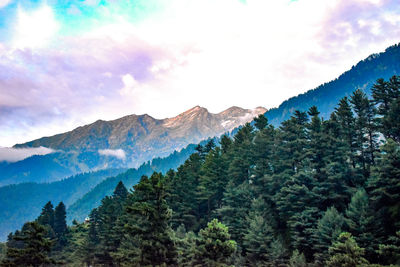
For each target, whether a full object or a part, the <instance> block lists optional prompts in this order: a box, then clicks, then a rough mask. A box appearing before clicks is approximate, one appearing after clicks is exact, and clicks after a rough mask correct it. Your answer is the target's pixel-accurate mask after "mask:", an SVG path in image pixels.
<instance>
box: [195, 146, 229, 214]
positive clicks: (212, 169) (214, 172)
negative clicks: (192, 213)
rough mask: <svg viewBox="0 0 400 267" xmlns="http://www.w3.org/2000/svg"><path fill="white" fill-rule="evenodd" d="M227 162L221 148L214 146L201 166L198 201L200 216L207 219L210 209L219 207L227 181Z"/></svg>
mask: <svg viewBox="0 0 400 267" xmlns="http://www.w3.org/2000/svg"><path fill="white" fill-rule="evenodd" d="M227 168H228V162H226V161H225V160H224V158H223V157H222V154H221V149H220V148H219V147H216V148H215V149H212V150H210V151H209V153H208V154H207V156H206V158H205V161H204V163H203V165H202V168H201V176H200V179H199V187H198V189H197V191H198V194H197V197H198V200H199V201H201V203H200V205H201V206H200V216H201V217H203V218H205V219H207V221H209V220H210V219H211V215H212V211H214V210H215V209H217V208H220V207H221V203H222V198H223V193H224V191H225V187H226V185H227V183H228V176H227Z"/></svg>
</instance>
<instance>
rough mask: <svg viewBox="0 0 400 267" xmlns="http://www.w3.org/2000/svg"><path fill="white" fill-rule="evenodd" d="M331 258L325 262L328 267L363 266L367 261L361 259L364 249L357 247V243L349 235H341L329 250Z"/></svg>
mask: <svg viewBox="0 0 400 267" xmlns="http://www.w3.org/2000/svg"><path fill="white" fill-rule="evenodd" d="M329 254H330V255H331V257H330V258H329V260H328V261H327V262H326V266H329V267H356V266H365V265H367V264H368V261H367V260H366V259H365V258H364V257H363V256H364V249H363V248H360V247H359V246H358V245H357V242H356V241H355V240H354V238H353V237H352V236H351V234H350V233H347V232H345V233H341V234H340V236H339V237H338V240H337V241H336V242H335V243H334V244H333V245H332V246H331V247H330V248H329Z"/></svg>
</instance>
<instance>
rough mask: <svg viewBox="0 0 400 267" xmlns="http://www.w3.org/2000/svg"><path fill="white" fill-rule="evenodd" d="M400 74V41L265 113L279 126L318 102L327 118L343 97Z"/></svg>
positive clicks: (368, 91)
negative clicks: (378, 80) (380, 79)
mask: <svg viewBox="0 0 400 267" xmlns="http://www.w3.org/2000/svg"><path fill="white" fill-rule="evenodd" d="M399 74H400V44H397V45H394V46H391V47H389V48H387V49H386V50H385V51H384V52H382V53H378V54H373V55H370V56H369V57H367V58H366V59H364V60H362V61H360V62H359V63H357V64H356V65H355V66H353V67H352V68H351V69H350V70H348V71H346V72H344V73H343V74H342V75H340V76H339V77H338V78H337V79H335V80H333V81H330V82H328V83H324V84H322V85H320V86H318V87H317V88H315V89H313V90H309V91H307V92H306V93H304V94H300V95H298V96H295V97H292V98H290V99H288V100H286V101H284V102H283V103H282V104H280V105H279V107H277V108H273V109H270V110H268V111H267V112H266V113H265V116H266V117H267V118H268V120H269V122H270V123H271V124H273V125H274V126H278V125H279V124H280V123H281V122H282V121H284V120H287V119H288V118H289V117H290V116H291V115H292V114H293V112H294V111H295V110H307V109H308V108H310V107H311V106H312V105H318V108H319V110H320V112H321V116H322V117H323V118H325V119H327V118H329V114H330V113H331V112H332V111H333V110H334V108H335V105H336V104H337V103H338V101H339V99H341V98H342V97H344V96H349V95H350V94H351V93H352V92H353V91H354V90H356V89H361V90H363V91H364V92H365V93H366V94H367V95H370V89H371V86H372V84H374V83H375V82H376V80H377V79H378V78H383V79H388V78H390V77H391V76H393V75H399Z"/></svg>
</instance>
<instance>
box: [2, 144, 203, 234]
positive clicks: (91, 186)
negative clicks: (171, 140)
mask: <svg viewBox="0 0 400 267" xmlns="http://www.w3.org/2000/svg"><path fill="white" fill-rule="evenodd" d="M194 147H195V146H194V145H189V146H187V147H186V148H184V149H182V150H181V151H179V152H177V151H174V153H171V155H169V156H168V157H165V158H159V157H157V158H154V159H153V160H152V161H151V162H146V163H144V164H142V165H141V166H140V167H139V168H137V169H129V170H126V169H107V170H102V171H97V172H89V173H82V174H78V175H75V176H72V177H68V178H66V179H63V180H61V181H56V182H52V183H20V184H13V185H8V186H3V187H0V241H3V240H5V239H6V237H7V235H8V234H9V233H10V232H11V231H14V230H15V229H17V228H19V227H21V225H22V224H23V222H25V221H27V220H33V219H34V218H35V216H36V215H37V213H39V212H40V210H41V207H42V206H43V205H44V204H45V203H47V202H48V201H52V202H53V203H58V202H60V201H63V202H64V204H65V205H66V206H67V207H69V209H68V211H69V214H68V220H69V222H71V221H72V220H73V219H78V220H81V221H82V220H83V219H84V218H85V217H86V216H87V215H88V214H89V212H90V210H91V209H93V208H95V207H97V206H98V205H99V204H100V202H101V199H102V198H103V197H105V196H106V195H110V194H111V193H112V190H113V188H114V187H115V186H116V184H117V183H118V182H119V181H123V182H124V183H125V184H126V185H128V186H130V187H131V186H133V185H134V184H136V183H137V182H138V180H139V179H140V177H141V176H142V175H148V174H151V173H152V172H153V171H159V172H163V173H165V172H167V171H168V170H169V169H174V168H176V167H177V166H179V165H180V164H182V163H183V162H184V161H185V160H186V159H187V158H188V157H189V155H190V154H191V153H193V152H194Z"/></svg>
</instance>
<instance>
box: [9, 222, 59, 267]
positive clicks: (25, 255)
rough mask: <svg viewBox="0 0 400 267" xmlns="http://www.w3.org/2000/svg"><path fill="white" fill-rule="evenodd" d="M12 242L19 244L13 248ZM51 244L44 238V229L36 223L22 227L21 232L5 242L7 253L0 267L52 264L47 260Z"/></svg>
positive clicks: (51, 261)
mask: <svg viewBox="0 0 400 267" xmlns="http://www.w3.org/2000/svg"><path fill="white" fill-rule="evenodd" d="M12 241H17V242H19V243H20V244H19V246H13V245H12ZM51 245H52V242H51V241H50V240H49V239H48V238H46V229H45V227H44V226H42V225H40V224H39V223H37V222H29V223H26V224H25V225H24V227H23V228H22V231H21V232H20V233H18V234H15V235H13V236H12V240H9V242H7V253H6V256H5V258H4V259H3V261H2V262H1V265H2V266H10V267H11V266H41V265H44V264H50V263H54V261H53V260H52V259H51V258H49V254H50V250H51Z"/></svg>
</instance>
